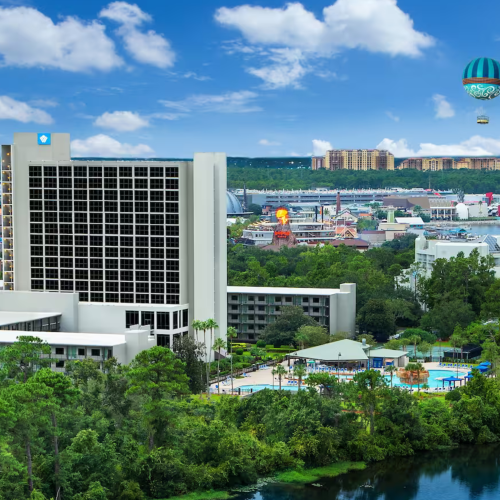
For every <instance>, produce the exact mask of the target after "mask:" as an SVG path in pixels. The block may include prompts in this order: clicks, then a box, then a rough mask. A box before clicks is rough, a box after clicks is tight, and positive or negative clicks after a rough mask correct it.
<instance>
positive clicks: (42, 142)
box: [38, 133, 50, 146]
mask: <svg viewBox="0 0 500 500" xmlns="http://www.w3.org/2000/svg"><path fill="white" fill-rule="evenodd" d="M38 145H39V146H50V134H46V133H42V134H38Z"/></svg>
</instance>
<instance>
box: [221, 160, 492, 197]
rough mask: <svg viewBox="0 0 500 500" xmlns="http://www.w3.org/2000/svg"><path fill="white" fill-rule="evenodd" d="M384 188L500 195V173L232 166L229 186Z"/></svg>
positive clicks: (266, 187)
mask: <svg viewBox="0 0 500 500" xmlns="http://www.w3.org/2000/svg"><path fill="white" fill-rule="evenodd" d="M244 183H246V187H247V189H312V188H316V187H326V188H330V189H384V188H388V187H401V188H425V189H427V188H429V187H430V188H431V189H436V190H447V189H461V190H463V191H464V192H465V193H487V192H490V191H493V192H500V171H481V170H452V171H441V172H421V171H417V170H399V171H398V170H396V171H390V172H381V171H374V170H373V171H366V172H364V171H363V172H357V171H349V170H340V171H336V172H331V171H329V170H317V171H313V170H306V169H289V168H288V169H285V168H240V167H231V166H229V167H228V175H227V185H228V188H230V189H236V188H243V184H244Z"/></svg>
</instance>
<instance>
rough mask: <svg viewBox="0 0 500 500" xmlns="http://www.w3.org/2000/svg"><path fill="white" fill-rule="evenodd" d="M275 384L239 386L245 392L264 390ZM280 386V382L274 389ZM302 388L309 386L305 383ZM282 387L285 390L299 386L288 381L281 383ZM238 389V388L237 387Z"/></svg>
mask: <svg viewBox="0 0 500 500" xmlns="http://www.w3.org/2000/svg"><path fill="white" fill-rule="evenodd" d="M272 388H273V386H272V385H271V384H260V385H242V386H241V387H239V389H241V390H242V391H243V392H257V391H262V389H272ZM279 388H280V386H279V384H275V385H274V389H275V390H278V389H279ZM300 388H301V389H306V388H307V386H306V385H305V384H303V385H301V386H300ZM281 389H282V390H285V391H298V390H299V388H298V387H297V386H293V385H286V382H285V383H284V384H281ZM236 390H238V389H236Z"/></svg>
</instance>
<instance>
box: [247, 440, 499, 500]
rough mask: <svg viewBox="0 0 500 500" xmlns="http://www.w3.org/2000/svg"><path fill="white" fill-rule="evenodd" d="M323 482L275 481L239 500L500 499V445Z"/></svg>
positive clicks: (401, 461)
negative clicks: (301, 484) (288, 483)
mask: <svg viewBox="0 0 500 500" xmlns="http://www.w3.org/2000/svg"><path fill="white" fill-rule="evenodd" d="M318 483H320V484H321V485H322V486H321V487H315V486H311V485H305V486H299V485H283V484H271V485H268V486H266V487H265V488H263V489H262V490H260V491H259V492H256V493H251V494H244V495H239V496H238V497H237V500H432V499H433V498H438V499H440V500H470V499H474V500H498V499H499V498H500V445H485V446H482V447H460V448H456V449H453V450H451V451H443V452H441V453H421V454H418V455H416V456H413V457H399V458H396V459H391V460H386V461H385V462H381V463H376V464H374V465H372V466H370V467H368V468H367V469H365V470H364V471H353V472H349V473H348V474H344V475H342V476H339V477H337V478H335V479H323V480H320V481H318ZM364 485H370V486H372V487H364Z"/></svg>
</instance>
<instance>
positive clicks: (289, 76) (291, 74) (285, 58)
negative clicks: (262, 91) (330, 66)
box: [247, 49, 310, 89]
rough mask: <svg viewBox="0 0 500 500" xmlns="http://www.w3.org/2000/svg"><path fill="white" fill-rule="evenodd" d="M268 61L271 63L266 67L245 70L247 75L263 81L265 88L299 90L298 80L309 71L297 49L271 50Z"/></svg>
mask: <svg viewBox="0 0 500 500" xmlns="http://www.w3.org/2000/svg"><path fill="white" fill-rule="evenodd" d="M269 60H271V61H272V63H271V64H269V65H268V66H263V67H262V68H247V71H248V73H250V74H252V75H254V76H256V77H258V78H261V79H262V80H264V87H265V88H269V89H278V88H282V87H294V88H300V87H301V85H300V80H301V79H302V78H303V77H304V75H306V74H307V73H308V72H309V71H310V68H309V67H308V66H307V64H306V63H305V57H304V56H303V54H302V52H301V51H300V50H297V49H271V51H270V55H269Z"/></svg>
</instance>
